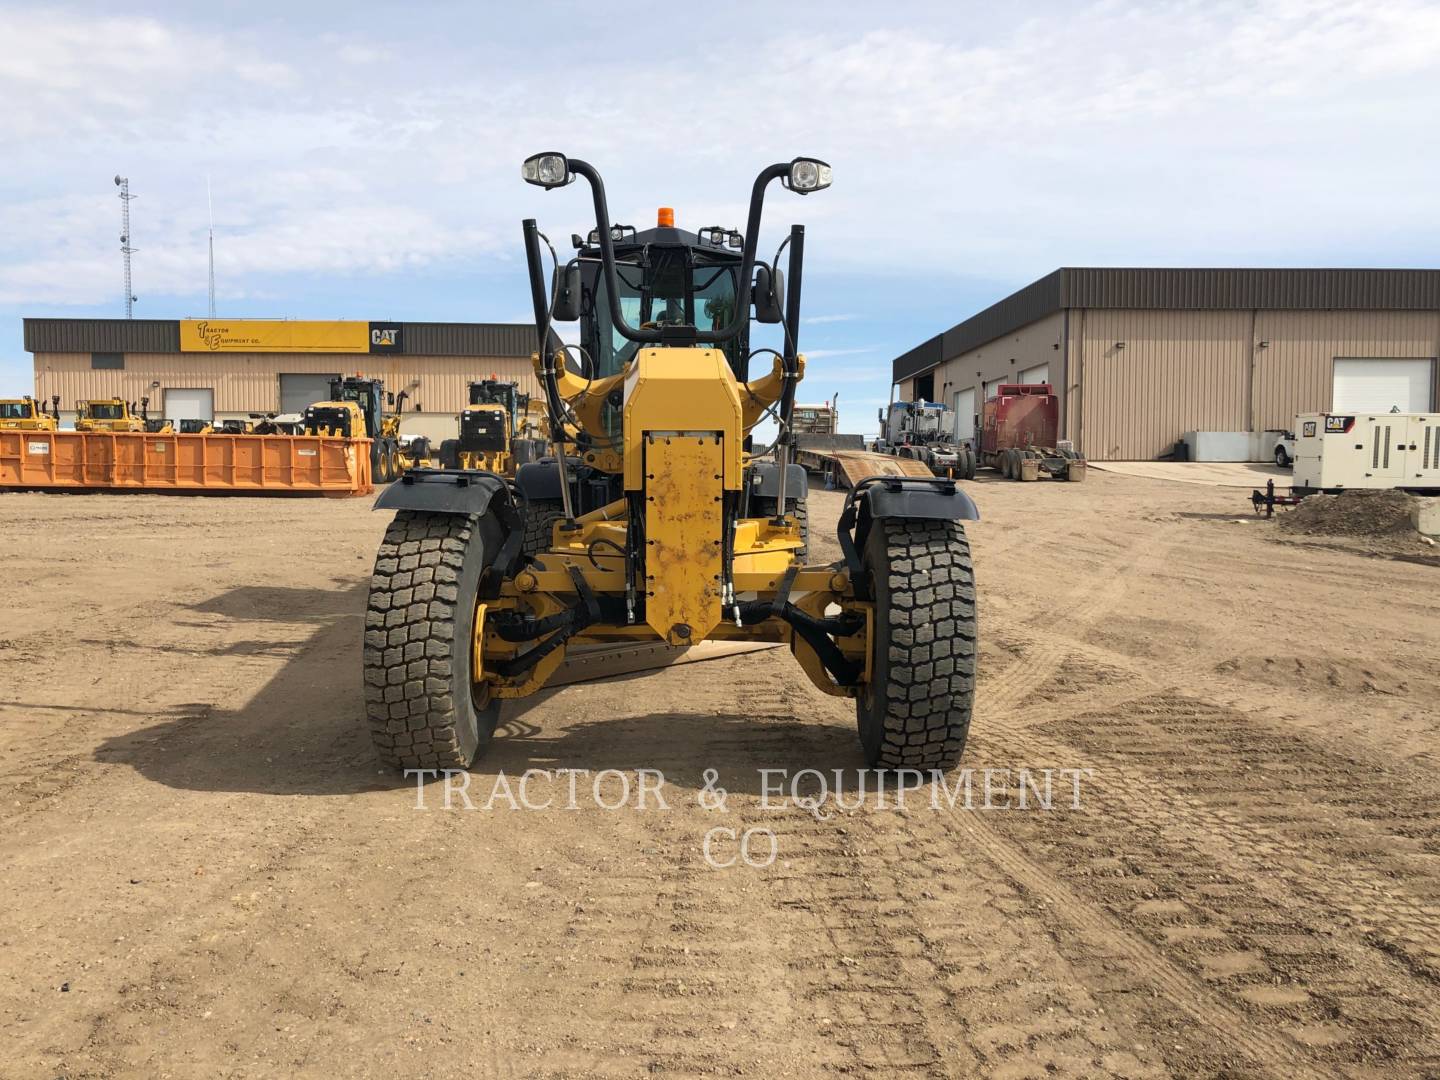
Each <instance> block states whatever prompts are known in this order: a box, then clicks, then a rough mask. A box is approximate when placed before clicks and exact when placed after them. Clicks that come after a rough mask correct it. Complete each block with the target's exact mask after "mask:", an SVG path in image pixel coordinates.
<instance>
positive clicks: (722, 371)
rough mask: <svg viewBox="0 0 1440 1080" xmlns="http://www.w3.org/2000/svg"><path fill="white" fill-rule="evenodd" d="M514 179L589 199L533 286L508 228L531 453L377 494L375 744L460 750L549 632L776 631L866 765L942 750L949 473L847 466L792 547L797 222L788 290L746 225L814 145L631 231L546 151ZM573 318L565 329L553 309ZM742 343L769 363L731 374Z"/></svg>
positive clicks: (959, 514) (536, 242) (954, 531)
mask: <svg viewBox="0 0 1440 1080" xmlns="http://www.w3.org/2000/svg"><path fill="white" fill-rule="evenodd" d="M524 175H525V178H526V179H527V180H528V181H530V182H531V183H536V184H538V185H539V186H541V187H545V188H549V189H553V188H560V187H564V186H565V185H567V184H569V183H570V182H572V181H573V180H574V179H575V178H576V177H582V178H584V179H586V180H587V181H588V183H589V186H590V189H591V193H592V197H593V202H594V211H595V219H596V228H595V230H594V231H593V232H591V233H590V238H589V242H588V243H587V242H585V241H582V240H581V239H580V237H578V236H577V237H576V247H577V249H578V250H579V253H580V254H579V255H578V256H577V258H576V259H575V260H572V261H571V262H570V263H569V264H567V265H565V266H563V267H562V266H561V265H559V262H558V259H557V260H556V266H555V271H554V274H553V276H552V277H551V279H550V282H551V283H550V286H549V287H548V288H547V286H546V275H545V274H544V270H543V265H542V261H541V248H540V245H541V242H542V241H543V240H544V238H543V237H542V236H541V234H540V233H539V231H538V228H537V227H536V224H535V222H534V221H532V220H527V221H526V222H525V226H524V231H525V244H526V254H527V261H528V264H529V271H530V281H531V291H532V297H533V300H534V306H535V317H536V330H537V342H538V346H537V349H536V352H535V354H534V356H533V358H532V359H533V362H534V364H535V368H536V373H537V375H538V377H539V380H540V383H541V386H542V387H543V389H544V391H545V397H546V410H547V416H548V420H549V425H550V437H551V445H552V450H553V458H552V459H549V460H546V461H542V462H538V463H532V464H531V465H527V466H524V467H522V468H521V469H520V470H519V471H518V473H517V475H516V477H515V478H514V480H513V481H512V480H508V479H506V478H504V477H501V476H497V475H495V474H493V473H488V472H477V471H473V470H464V469H441V470H411V471H410V472H408V473H407V474H406V475H405V476H404V477H403V478H402V482H401V483H399V484H396V485H393V486H392V487H391V488H390V489H389V490H388V491H387V492H386V493H385V494H383V495H382V496H381V498H380V499H379V500H378V501H377V503H376V507H377V508H379V509H393V510H396V511H397V514H396V518H395V521H394V523H393V524H392V526H391V529H390V532H389V533H388V534H387V537H386V540H385V542H384V544H382V547H381V551H380V554H379V556H378V558H377V560H376V571H375V576H374V578H373V579H372V588H371V601H370V609H369V613H368V615H367V629H366V651H365V658H366V684H367V686H366V698H367V710H368V715H369V720H370V724H371V730H372V735H373V737H374V741H375V744H376V747H377V750H378V751H379V753H380V756H381V758H382V759H383V760H385V761H387V762H388V763H390V764H392V765H395V766H397V767H401V768H445V767H456V768H464V767H468V766H469V765H470V764H471V763H472V762H473V761H474V759H475V758H476V757H477V756H478V754H479V753H480V752H481V751H482V750H483V748H484V746H485V744H486V742H488V740H489V737H490V735H491V733H492V732H493V730H494V727H495V724H496V720H497V717H498V710H499V703H500V702H501V701H502V700H505V699H513V698H523V697H526V696H528V695H530V694H533V693H535V692H537V691H538V690H540V689H542V688H543V687H544V686H546V685H547V683H549V682H550V680H551V679H552V678H553V677H554V676H555V673H556V671H557V669H558V668H559V666H560V664H561V663H562V661H563V659H564V656H565V652H566V649H567V648H568V647H570V646H571V645H578V644H581V643H597V642H637V643H638V642H664V643H667V644H669V645H671V646H689V645H695V644H699V643H700V642H702V641H707V640H715V641H737V640H739V641H756V642H781V643H785V644H788V645H789V647H790V649H791V650H792V652H793V653H794V655H795V657H796V659H797V661H798V662H799V664H800V666H801V668H802V670H804V672H805V673H806V675H807V676H808V677H809V678H810V680H811V681H812V682H813V683H814V684H815V685H816V686H817V687H819V688H820V689H821V690H823V691H824V692H826V693H828V694H832V695H837V696H841V697H850V698H854V699H855V700H856V709H857V721H858V726H859V729H860V739H861V744H862V747H863V749H864V752H865V757H866V760H867V761H868V762H869V763H870V764H879V765H887V766H895V767H901V766H903V767H910V768H945V767H949V766H951V765H953V764H955V762H956V761H957V760H958V759H959V756H960V753H961V751H962V749H963V746H964V742H965V737H966V734H967V732H968V727H969V722H970V712H971V702H972V698H973V692H974V658H975V615H974V603H975V597H974V582H973V573H972V570H971V563H970V557H969V550H968V545H967V543H966V540H965V536H964V531H963V527H962V526H961V525H960V524H959V522H960V521H961V520H964V519H974V518H976V517H978V512H977V511H976V509H975V506H974V503H973V502H972V501H971V500H970V499H969V497H968V496H967V495H965V494H964V493H963V492H961V491H960V490H958V489H957V487H956V486H955V484H954V483H953V482H951V481H947V480H940V479H916V478H899V477H885V478H873V479H869V480H864V481H862V482H861V483H859V484H857V485H856V487H855V488H854V489H853V490H852V491H851V492H850V493H849V495H848V497H847V501H846V504H845V510H844V513H843V514H842V516H841V520H840V525H839V540H840V545H841V548H842V550H843V551H844V552H845V558H844V559H843V560H842V561H841V562H839V563H836V564H834V565H832V566H816V565H806V564H805V562H804V560H803V552H804V550H805V547H806V536H805V525H804V523H805V519H806V515H805V498H806V492H805V488H804V484H805V478H804V472H803V470H800V469H799V468H798V467H795V466H792V465H791V464H790V462H789V452H790V446H791V429H790V417H791V412H792V410H793V408H794V402H795V388H796V386H797V384H798V383H799V381H800V379H801V378H802V377H803V374H804V367H805V361H804V358H803V356H801V355H800V354H799V352H798V350H797V348H796V342H797V339H798V336H799V326H800V319H799V312H800V286H801V277H802V268H803V251H804V229H803V227H802V226H798V225H797V226H793V227H792V228H791V231H790V237H789V240H788V245H789V248H790V258H789V264H788V270H789V279H790V290H789V293H788V296H787V295H786V293H785V289H784V284H783V281H784V276H785V275H784V274H782V273H781V272H780V269H779V267H778V266H775V265H767V264H764V263H759V264H758V265H757V260H756V247H757V242H758V236H759V230H760V218H761V210H762V205H763V199H764V193H765V189H766V187H768V185H769V184H770V183H771V182H773V181H774V180H777V179H779V180H782V181H783V182H784V183H785V186H788V187H790V188H791V189H792V190H795V191H797V192H799V193H801V194H805V193H808V192H809V191H815V190H819V189H820V188H822V187H825V186H828V183H829V167H828V166H826V165H825V164H824V163H823V162H818V161H816V160H815V159H809V158H797V159H795V160H794V161H792V162H789V163H780V164H776V165H772V166H770V167H768V168H767V169H765V170H763V171H762V172H761V173H760V175H759V177H757V179H756V181H755V185H754V187H753V189H752V195H751V202H750V209H749V218H748V222H747V230H746V233H745V234H744V235H743V237H742V236H741V234H739V233H736V232H734V231H733V230H722V229H718V228H712V229H708V230H701V231H700V232H699V233H698V234H691V233H686V232H683V231H682V230H679V229H676V228H674V226H673V219H671V220H667V214H666V212H665V211H662V212H661V215H660V223H659V224H658V225H657V226H656V228H655V229H654V230H647V231H646V232H645V233H638V234H637V232H636V231H635V230H633V229H629V230H628V232H627V228H628V227H614V226H612V225H611V223H610V220H609V215H608V210H607V207H606V199H605V190H604V185H603V183H602V181H601V180H600V177H599V174H598V173H597V172H596V171H595V170H594V168H593V167H591V166H589V165H588V164H586V163H585V162H582V161H577V160H573V159H567V158H565V157H564V156H563V155H559V154H544V155H537V156H536V157H534V158H531V159H529V160H528V161H527V162H526V164H525V169H524ZM545 242H546V243H547V244H548V241H545ZM617 248H618V249H619V253H618V254H617ZM737 248H738V249H740V250H739V251H737V250H736V249H737ZM552 251H553V249H552ZM622 271H623V272H622ZM752 276H753V281H752ZM622 292H623V294H624V295H623V300H624V302H623V303H622ZM752 304H753V307H754V312H755V321H756V322H769V323H778V324H781V326H782V329H783V332H784V342H785V347H784V348H783V349H779V350H755V351H753V352H752V351H751V350H750V349H749V347H748V332H749V326H750V321H751V312H750V309H751V307H752ZM627 307H628V308H629V313H628V314H633V315H636V316H637V317H638V319H639V321H640V325H638V326H636V325H634V324H632V323H631V322H630V319H629V317H628V315H627V311H626V310H625V309H626V308H627ZM574 319H579V321H580V322H581V329H582V333H581V342H582V344H581V346H579V347H578V348H576V347H569V346H565V345H562V344H561V343H560V342H559V339H558V337H557V336H556V335H555V334H554V332H553V329H552V326H553V323H554V322H556V321H568V320H574ZM621 339H623V341H624V344H623V345H621V346H618V347H617V346H616V344H615V343H616V342H619V341H621ZM762 352H767V353H770V354H773V360H772V362H771V364H770V367H769V370H768V371H766V372H765V373H764V374H762V375H759V376H758V377H755V378H750V377H749V375H750V372H749V368H750V363H751V360H752V359H753V358H754V357H755V356H756V355H758V354H760V353H762ZM767 416H773V417H775V418H776V420H777V422H778V425H779V431H780V434H779V437H778V440H777V446H776V450H775V460H770V459H768V458H765V457H764V456H762V455H761V454H759V453H757V452H755V451H754V448H753V444H752V438H753V435H752V432H753V430H754V429H755V428H756V427H757V425H759V423H760V422H761V420H762V419H763V418H765V417H767Z"/></svg>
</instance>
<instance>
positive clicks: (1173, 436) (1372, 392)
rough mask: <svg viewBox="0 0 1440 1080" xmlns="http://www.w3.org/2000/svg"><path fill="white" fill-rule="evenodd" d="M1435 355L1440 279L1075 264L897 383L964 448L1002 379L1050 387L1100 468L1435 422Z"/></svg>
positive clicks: (976, 320) (982, 316)
mask: <svg viewBox="0 0 1440 1080" xmlns="http://www.w3.org/2000/svg"><path fill="white" fill-rule="evenodd" d="M1437 356H1440V270H1208V269H1197V270H1183V269H1181V270H1175V269H1095V268H1076V267H1066V268H1063V269H1060V270H1056V271H1055V272H1054V273H1052V274H1049V275H1047V276H1046V277H1043V278H1041V279H1040V280H1039V281H1036V282H1034V283H1032V284H1030V285H1027V286H1026V287H1025V288H1023V289H1021V290H1020V291H1019V292H1016V293H1014V294H1012V295H1011V296H1008V297H1006V298H1005V299H1004V300H1001V301H1000V302H999V303H996V304H994V305H992V306H991V307H989V308H986V309H985V310H984V311H982V312H980V313H979V314H977V315H975V316H973V317H971V318H969V319H966V320H965V321H964V322H962V323H960V324H958V325H957V326H954V327H952V328H951V329H949V330H947V331H945V333H943V334H937V335H936V336H935V337H933V338H931V339H930V340H928V341H926V342H923V343H922V344H920V345H918V346H916V347H915V348H914V349H911V350H910V351H909V352H907V353H905V354H904V355H902V356H899V357H897V358H896V359H895V361H894V365H893V370H892V375H893V379H894V382H895V384H896V395H897V399H898V400H905V401H912V400H916V399H917V398H923V399H924V400H927V401H939V402H943V403H944V404H946V405H949V406H950V407H951V408H952V409H954V410H955V412H956V415H957V431H958V433H959V434H961V435H962V436H968V435H970V434H971V432H972V430H973V426H974V424H975V423H976V420H975V417H976V416H977V414H979V412H980V410H981V403H982V402H983V401H984V399H985V398H986V397H987V396H989V394H991V393H993V392H994V388H995V387H996V386H998V385H999V384H1000V383H1002V382H1049V383H1051V384H1053V385H1054V387H1055V389H1056V393H1057V394H1059V395H1060V398H1061V437H1062V438H1069V439H1071V440H1073V441H1074V443H1075V445H1076V448H1077V449H1079V450H1080V451H1081V452H1082V453H1084V454H1085V455H1086V456H1087V457H1090V458H1092V459H1094V460H1098V461H1104V460H1148V459H1151V458H1154V457H1156V456H1158V455H1160V454H1164V453H1166V452H1167V451H1169V450H1170V449H1171V448H1172V447H1173V446H1174V444H1175V442H1176V441H1177V440H1178V439H1180V438H1182V437H1183V436H1184V435H1185V434H1186V433H1187V432H1192V431H1206V432H1255V433H1260V432H1265V431H1268V430H1276V429H1279V430H1283V429H1288V428H1289V427H1291V425H1292V424H1293V423H1294V419H1295V416H1296V414H1297V413H1302V412H1320V411H1344V410H1347V409H1355V410H1357V411H1359V410H1362V409H1363V410H1368V411H1389V410H1390V409H1391V408H1392V407H1394V408H1398V409H1399V410H1400V411H1402V412H1410V411H1417V412H1425V411H1430V410H1433V409H1434V408H1435V407H1436V404H1437V401H1440V387H1437V378H1440V372H1437V367H1440V365H1437V362H1436V357H1437ZM1254 443H1255V445H1256V446H1257V447H1263V446H1264V440H1263V439H1259V438H1257V439H1255V440H1254ZM1258 456H1267V454H1266V453H1265V451H1263V450H1262V451H1261V452H1260V454H1259V455H1258Z"/></svg>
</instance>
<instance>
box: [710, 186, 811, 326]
mask: <svg viewBox="0 0 1440 1080" xmlns="http://www.w3.org/2000/svg"><path fill="white" fill-rule="evenodd" d="M789 175H790V164H789V162H777V163H776V164H774V165H768V166H766V167H765V168H763V169H761V170H760V175H759V176H757V177H755V183H754V185H753V186H752V187H751V188H750V213H749V214H748V215H747V217H746V220H745V248H744V254H743V255H742V257H741V262H740V280H739V281H738V282H737V283H736V284H737V290H738V291H737V296H740V297H741V298H742V299H743V302H742V303H738V304H736V305H735V314H734V315H732V316H731V317H730V325H729V326H726V327H722V328H721V329H719V330H706V331H702V332H701V333H699V334H697V335H696V340H697V341H705V342H711V343H714V342H721V341H729V340H730V339H731V338H733V337H734V336H735V335H736V334H738V333H740V331H742V330H743V329H745V324H746V323H748V322H749V321H750V302H749V299H748V295H749V289H750V279H751V278H752V277H753V276H754V274H755V251H756V249H757V248H758V247H759V245H760V218H761V214H762V213H763V211H764V208H765V189H766V188H767V187H769V186H770V182H771V181H772V180H777V179H779V178H780V177H782V176H789Z"/></svg>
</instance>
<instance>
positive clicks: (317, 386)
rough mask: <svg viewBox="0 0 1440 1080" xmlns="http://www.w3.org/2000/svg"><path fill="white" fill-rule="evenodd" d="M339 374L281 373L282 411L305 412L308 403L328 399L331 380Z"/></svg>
mask: <svg viewBox="0 0 1440 1080" xmlns="http://www.w3.org/2000/svg"><path fill="white" fill-rule="evenodd" d="M339 377H340V376H339V375H315V374H312V373H310V372H306V373H305V374H303V375H286V374H284V373H282V374H281V375H280V411H281V412H282V413H299V412H304V411H305V407H306V406H307V405H314V404H315V402H317V401H326V400H328V399H329V397H330V380H331V379H338V378H339Z"/></svg>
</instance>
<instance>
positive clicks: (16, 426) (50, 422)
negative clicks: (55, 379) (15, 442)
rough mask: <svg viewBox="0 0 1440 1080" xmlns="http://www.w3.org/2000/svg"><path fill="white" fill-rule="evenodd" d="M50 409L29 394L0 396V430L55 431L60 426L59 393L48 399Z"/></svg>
mask: <svg viewBox="0 0 1440 1080" xmlns="http://www.w3.org/2000/svg"><path fill="white" fill-rule="evenodd" d="M50 410H51V411H50V412H46V411H45V403H44V402H42V401H37V400H36V399H35V398H33V397H31V396H30V395H29V394H26V395H25V396H24V397H19V398H0V431H55V430H57V429H58V428H59V427H60V397H59V395H56V396H55V397H53V398H51V399H50Z"/></svg>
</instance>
